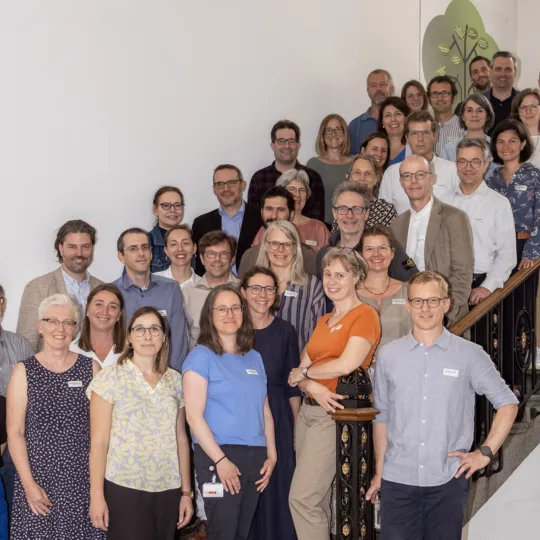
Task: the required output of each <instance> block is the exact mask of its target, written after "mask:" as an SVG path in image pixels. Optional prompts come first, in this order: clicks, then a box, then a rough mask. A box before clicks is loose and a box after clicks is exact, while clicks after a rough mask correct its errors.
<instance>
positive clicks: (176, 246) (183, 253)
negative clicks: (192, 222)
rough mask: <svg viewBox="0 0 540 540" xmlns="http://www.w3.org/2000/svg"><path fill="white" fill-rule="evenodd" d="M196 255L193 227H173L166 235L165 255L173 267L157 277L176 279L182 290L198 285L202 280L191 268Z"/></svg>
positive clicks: (157, 273)
mask: <svg viewBox="0 0 540 540" xmlns="http://www.w3.org/2000/svg"><path fill="white" fill-rule="evenodd" d="M196 253H197V244H195V242H194V241H193V232H192V231H191V227H190V226H189V225H186V224H184V223H182V224H181V225H175V226H174V227H171V228H170V229H169V230H168V231H167V232H166V233H165V255H167V259H169V261H171V265H170V266H169V268H167V270H163V272H156V275H157V276H162V277H166V278H169V279H174V280H175V281H176V282H177V283H178V285H180V288H181V289H183V288H184V287H192V286H194V285H197V283H199V281H200V280H201V278H200V277H199V276H198V275H197V274H196V273H195V270H193V268H192V266H191V265H192V263H193V259H194V258H195V254H196Z"/></svg>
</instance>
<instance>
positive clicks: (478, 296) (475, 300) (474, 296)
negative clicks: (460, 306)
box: [469, 287, 491, 306]
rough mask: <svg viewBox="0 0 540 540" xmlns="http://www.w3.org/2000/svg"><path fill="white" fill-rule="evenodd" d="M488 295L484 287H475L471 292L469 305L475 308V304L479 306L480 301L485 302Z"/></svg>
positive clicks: (487, 290) (488, 292)
mask: <svg viewBox="0 0 540 540" xmlns="http://www.w3.org/2000/svg"><path fill="white" fill-rule="evenodd" d="M490 294H491V292H490V291H489V289H486V288H485V287H476V289H473V290H472V292H471V296H470V297H469V304H470V305H471V306H476V304H479V303H480V302H481V301H482V300H485V299H486V298H487V297H488V296H489V295H490Z"/></svg>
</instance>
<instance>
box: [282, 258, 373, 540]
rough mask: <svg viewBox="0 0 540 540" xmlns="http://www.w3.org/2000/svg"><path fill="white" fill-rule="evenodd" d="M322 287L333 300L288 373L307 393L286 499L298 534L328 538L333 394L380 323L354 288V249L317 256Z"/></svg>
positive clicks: (366, 354) (367, 359) (360, 275)
mask: <svg viewBox="0 0 540 540" xmlns="http://www.w3.org/2000/svg"><path fill="white" fill-rule="evenodd" d="M322 266H323V287H324V292H325V293H326V295H327V296H328V298H330V300H332V301H333V303H334V306H335V307H334V310H333V311H332V313H329V314H327V315H324V316H323V317H321V319H320V320H319V322H318V323H317V326H316V328H315V331H314V332H313V335H312V336H311V339H310V340H309V342H308V344H307V345H306V347H305V348H304V350H303V351H302V354H301V361H300V367H298V368H295V369H293V370H292V371H291V373H290V375H289V384H290V385H291V386H298V387H299V388H300V389H301V390H302V391H303V392H304V393H306V394H307V397H306V398H305V400H304V403H303V404H302V406H301V407H300V413H299V415H298V419H297V423H296V469H295V472H294V477H293V481H292V485H291V490H290V494H289V505H290V508H291V513H292V516H293V521H294V525H295V528H296V533H297V535H298V540H327V539H328V537H329V534H330V533H329V531H330V515H331V512H330V496H331V487H332V482H333V480H334V476H335V473H336V425H335V422H334V421H333V420H332V418H331V417H330V415H328V414H327V413H328V412H335V410H336V409H342V408H343V406H342V405H341V404H340V403H339V400H340V399H342V396H339V395H338V394H336V388H337V383H338V379H339V377H341V376H343V375H348V374H349V373H352V372H353V371H355V370H357V369H358V368H359V367H360V366H362V367H363V368H364V369H367V368H368V367H369V365H370V363H371V359H372V358H373V352H374V351H375V349H376V347H377V344H378V342H379V338H380V336H381V327H380V324H379V316H378V314H377V312H376V311H375V309H373V308H372V307H371V306H368V305H367V304H364V303H363V302H361V301H360V300H359V299H358V297H357V295H356V290H357V288H358V286H359V284H360V282H361V281H362V280H363V279H364V278H365V276H366V272H367V265H366V262H365V261H364V259H362V257H361V256H360V255H359V254H358V253H357V252H356V251H354V250H352V249H348V248H338V247H335V248H331V249H329V250H328V252H327V253H326V255H325V256H324V258H323V261H322Z"/></svg>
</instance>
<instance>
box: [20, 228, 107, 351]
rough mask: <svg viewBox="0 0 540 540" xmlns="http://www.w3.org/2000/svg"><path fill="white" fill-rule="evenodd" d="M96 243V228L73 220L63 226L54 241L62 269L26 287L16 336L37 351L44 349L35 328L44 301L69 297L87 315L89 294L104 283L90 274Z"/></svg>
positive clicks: (37, 279)
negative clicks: (57, 296)
mask: <svg viewBox="0 0 540 540" xmlns="http://www.w3.org/2000/svg"><path fill="white" fill-rule="evenodd" d="M95 243H96V229H94V227H92V226H91V225H89V224H88V223H86V222H85V221H82V220H80V219H74V220H71V221H68V222H66V223H64V225H62V226H61V227H60V229H59V230H58V234H57V235H56V240H55V242H54V248H55V249H56V253H57V256H58V261H59V262H60V265H61V266H60V268H57V269H56V270H55V271H54V272H50V273H49V274H45V275H44V276H40V277H38V278H35V279H33V280H32V281H30V283H28V285H26V287H25V288H24V292H23V296H22V300H21V307H20V309H19V321H18V323H17V333H18V334H20V335H22V336H24V337H25V338H26V339H27V340H28V341H29V342H30V344H31V345H32V348H33V349H34V351H35V352H39V351H40V350H41V349H42V346H43V341H42V340H41V338H40V335H39V331H38V329H37V327H36V321H37V318H38V307H39V304H40V303H41V301H42V300H44V299H45V298H47V297H49V296H51V295H53V294H57V293H63V294H69V295H71V296H73V297H74V298H75V299H76V300H77V301H78V302H79V304H80V305H81V309H82V312H83V313H84V310H85V308H86V299H87V298H88V295H89V294H90V291H91V290H92V289H93V288H94V287H97V286H98V285H100V284H101V283H103V282H102V281H100V280H99V279H96V278H95V277H92V276H91V275H90V274H89V273H88V267H89V266H90V265H91V264H92V261H93V259H94V245H95Z"/></svg>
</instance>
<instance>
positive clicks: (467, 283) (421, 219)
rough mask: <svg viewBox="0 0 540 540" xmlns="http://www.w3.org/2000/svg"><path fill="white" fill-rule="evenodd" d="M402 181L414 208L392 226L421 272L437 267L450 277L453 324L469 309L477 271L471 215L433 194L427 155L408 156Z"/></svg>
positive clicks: (451, 318) (403, 168)
mask: <svg viewBox="0 0 540 540" xmlns="http://www.w3.org/2000/svg"><path fill="white" fill-rule="evenodd" d="M400 183H401V186H402V188H403V190H404V191H405V193H406V194H407V197H408V199H409V204H410V209H409V210H407V211H406V212H404V213H403V214H401V215H400V216H398V217H397V218H396V219H395V220H394V221H393V222H392V224H391V226H390V228H391V229H392V232H393V233H394V236H395V237H396V239H397V240H398V242H400V243H401V245H402V246H406V251H407V253H408V254H409V256H410V257H412V259H413V260H414V262H415V263H416V266H417V267H418V268H419V270H420V271H422V270H434V271H435V272H438V273H439V274H442V275H443V276H444V277H445V278H446V279H447V280H448V283H449V284H450V295H451V298H452V307H451V308H450V311H448V314H447V317H448V326H451V325H452V324H454V323H456V322H457V321H458V320H459V319H461V318H462V317H463V316H464V315H465V314H466V313H467V312H468V311H469V305H468V301H469V296H470V294H471V284H472V281H473V270H474V251H473V237H472V230H471V225H470V222H469V218H468V216H467V214H465V212H463V211H461V210H459V209H457V208H455V207H453V206H450V205H448V204H445V203H442V202H441V201H439V199H437V198H436V197H434V196H433V173H432V171H431V169H430V166H429V163H428V161H427V160H426V159H425V158H423V157H421V156H415V155H413V156H409V157H408V158H406V159H405V160H404V161H403V162H402V164H401V167H400Z"/></svg>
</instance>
